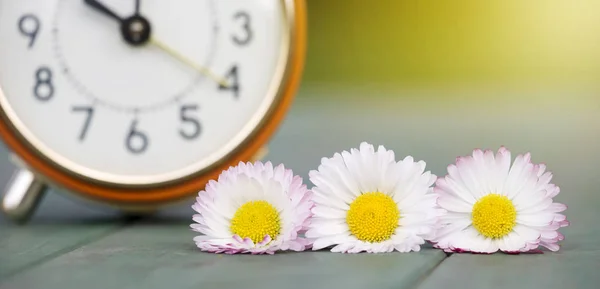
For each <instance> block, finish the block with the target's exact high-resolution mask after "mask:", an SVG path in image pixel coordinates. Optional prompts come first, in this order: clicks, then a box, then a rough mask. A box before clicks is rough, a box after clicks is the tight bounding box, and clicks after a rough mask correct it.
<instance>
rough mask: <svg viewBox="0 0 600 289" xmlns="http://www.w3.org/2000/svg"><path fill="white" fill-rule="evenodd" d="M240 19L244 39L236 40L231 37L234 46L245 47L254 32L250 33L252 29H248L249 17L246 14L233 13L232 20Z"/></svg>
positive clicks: (236, 38)
mask: <svg viewBox="0 0 600 289" xmlns="http://www.w3.org/2000/svg"><path fill="white" fill-rule="evenodd" d="M240 18H241V19H242V28H244V34H245V35H244V37H242V38H238V37H237V36H235V35H234V36H233V37H232V39H233V42H235V44H237V45H240V46H242V45H247V44H248V43H250V40H252V36H253V34H254V31H252V28H251V27H250V20H251V19H250V15H248V13H246V12H241V11H240V12H238V13H235V15H233V19H234V20H237V19H240Z"/></svg>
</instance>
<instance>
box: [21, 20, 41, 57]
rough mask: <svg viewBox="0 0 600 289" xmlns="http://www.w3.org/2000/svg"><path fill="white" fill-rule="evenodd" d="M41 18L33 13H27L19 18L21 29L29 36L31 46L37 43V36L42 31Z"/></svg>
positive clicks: (22, 32)
mask: <svg viewBox="0 0 600 289" xmlns="http://www.w3.org/2000/svg"><path fill="white" fill-rule="evenodd" d="M40 26H41V25H40V20H39V19H38V18H37V17H36V16H35V15H32V14H25V15H23V16H21V18H19V31H20V32H21V34H23V35H25V36H27V37H29V46H28V47H29V48H30V49H31V47H32V46H33V44H34V43H35V38H36V37H37V35H38V32H39V31H40Z"/></svg>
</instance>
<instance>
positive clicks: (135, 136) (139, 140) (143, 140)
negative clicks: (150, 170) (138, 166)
mask: <svg viewBox="0 0 600 289" xmlns="http://www.w3.org/2000/svg"><path fill="white" fill-rule="evenodd" d="M125 146H126V147H127V149H128V150H129V151H130V152H132V153H134V154H140V153H143V152H144V151H145V150H146V148H148V137H147V136H146V135H145V134H144V133H143V132H141V131H139V130H138V129H137V120H136V119H134V120H133V122H132V123H131V126H130V127H129V133H127V138H126V139H125Z"/></svg>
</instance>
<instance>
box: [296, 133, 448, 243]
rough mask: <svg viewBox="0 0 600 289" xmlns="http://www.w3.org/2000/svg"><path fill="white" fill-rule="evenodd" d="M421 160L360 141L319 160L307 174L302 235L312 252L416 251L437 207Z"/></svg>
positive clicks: (431, 229)
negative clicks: (308, 212) (309, 202)
mask: <svg viewBox="0 0 600 289" xmlns="http://www.w3.org/2000/svg"><path fill="white" fill-rule="evenodd" d="M424 171H425V162H424V161H419V162H415V161H414V160H413V158H412V157H410V156H407V157H406V158H404V160H401V161H399V162H396V160H395V156H394V152H393V151H391V150H386V149H385V148H384V147H383V146H379V147H378V149H377V151H375V149H374V147H373V145H371V144H368V143H366V142H363V143H361V144H360V147H359V149H351V150H350V152H348V151H343V152H342V153H335V154H334V155H333V157H332V158H323V159H322V160H321V164H320V165H319V167H318V170H313V171H310V172H309V176H310V180H311V181H312V182H313V183H314V185H315V187H314V188H313V189H312V191H313V200H314V202H315V207H314V208H313V210H312V211H313V219H312V221H311V225H309V230H308V231H307V232H306V237H308V238H311V241H313V242H314V243H313V250H319V249H323V248H325V247H329V246H334V247H333V248H332V249H331V251H332V252H342V253H359V252H363V251H364V252H368V253H380V252H392V251H394V250H396V251H399V252H410V251H419V250H420V245H421V244H423V243H424V242H425V239H426V238H427V237H429V236H430V234H431V233H432V232H434V225H435V224H436V221H437V220H436V219H437V216H438V215H439V214H440V210H439V209H438V208H437V207H436V195H434V194H433V188H432V187H431V186H432V185H433V183H434V182H435V180H436V176H435V175H432V174H431V173H430V172H424Z"/></svg>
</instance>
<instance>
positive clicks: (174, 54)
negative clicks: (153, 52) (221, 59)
mask: <svg viewBox="0 0 600 289" xmlns="http://www.w3.org/2000/svg"><path fill="white" fill-rule="evenodd" d="M148 42H149V43H150V44H154V45H155V46H156V47H158V48H160V49H161V50H163V51H165V52H166V53H167V54H169V55H171V56H172V57H174V58H176V59H177V60H179V61H181V62H183V63H184V64H186V65H188V66H190V67H192V68H194V69H195V70H197V71H199V72H201V73H202V74H204V75H206V76H208V77H210V78H212V79H213V80H214V81H215V82H217V83H218V84H220V85H221V86H224V87H227V86H229V85H228V84H227V81H226V80H225V79H223V78H222V77H219V76H217V75H216V74H214V73H213V72H212V71H210V70H209V69H208V68H206V67H203V66H201V65H198V64H196V63H194V62H193V61H191V60H190V59H188V58H186V57H185V56H183V55H182V54H180V53H179V52H177V51H176V50H174V49H173V48H171V47H169V46H167V45H166V44H165V43H163V42H161V41H159V40H157V39H156V38H155V37H150V39H149V41H148Z"/></svg>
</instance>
